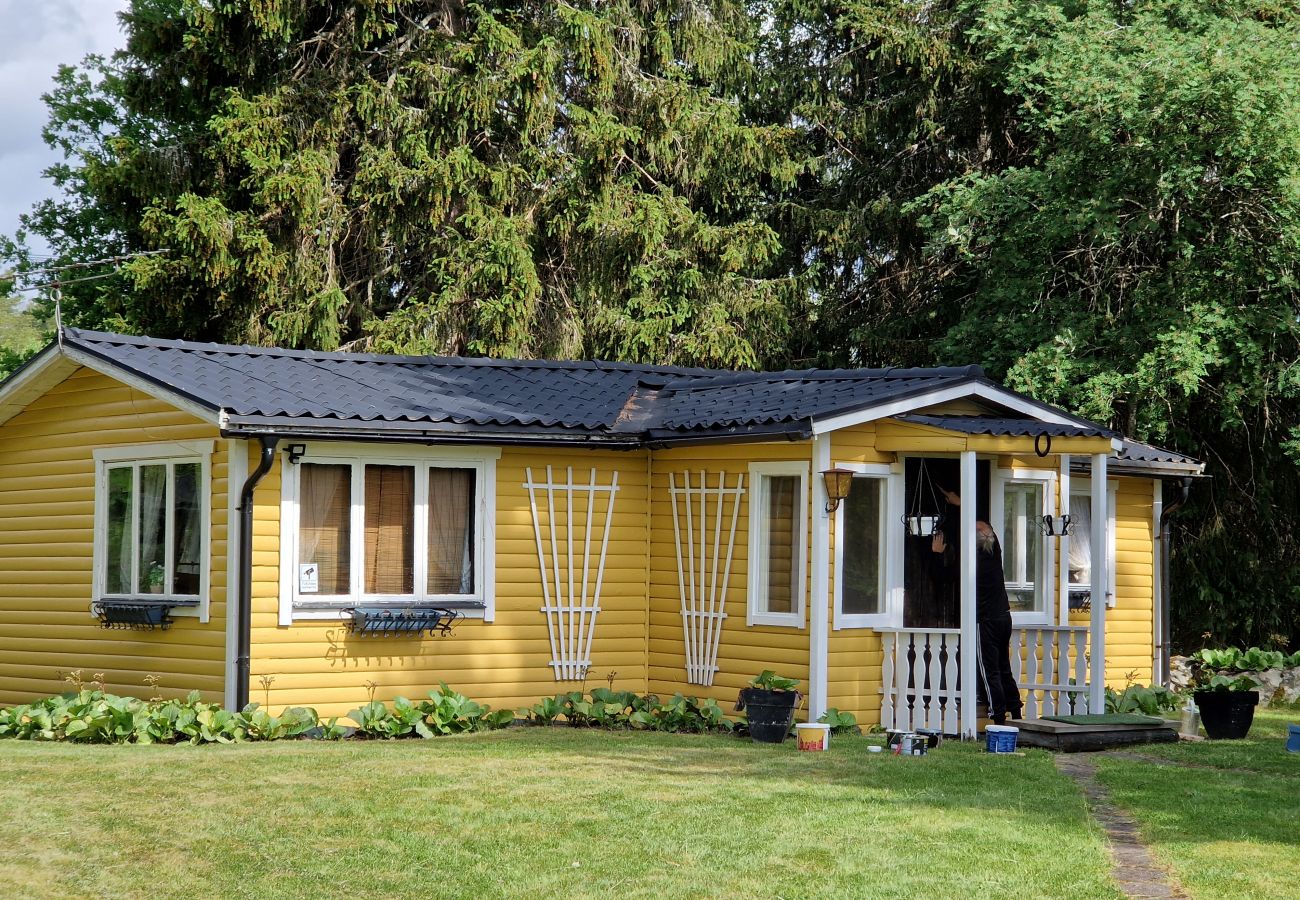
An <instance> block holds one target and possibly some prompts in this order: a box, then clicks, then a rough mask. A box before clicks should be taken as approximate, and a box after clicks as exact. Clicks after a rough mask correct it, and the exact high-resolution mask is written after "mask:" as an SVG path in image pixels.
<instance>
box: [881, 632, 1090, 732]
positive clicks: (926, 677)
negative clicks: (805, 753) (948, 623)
mask: <svg viewBox="0 0 1300 900" xmlns="http://www.w3.org/2000/svg"><path fill="white" fill-rule="evenodd" d="M876 631H877V632H878V633H879V634H880V642H881V648H882V650H883V654H884V655H883V659H882V661H881V684H882V687H881V695H882V696H881V702H880V724H881V725H882V726H883V727H885V728H890V729H895V730H901V731H915V730H916V729H918V728H935V729H942V731H943V733H944V734H957V733H958V732H959V730H960V729H959V725H960V719H959V707H960V704H961V701H962V696H961V691H960V690H959V689H958V688H959V681H960V679H959V677H958V673H959V671H960V668H959V655H960V648H961V632H960V631H959V630H957V629H954V628H878V629H876ZM1011 668H1012V674H1014V675H1015V677H1016V684H1017V685H1019V686H1020V690H1021V693H1022V694H1023V695H1024V699H1025V708H1024V717H1025V718H1026V719H1037V718H1040V717H1042V716H1052V715H1076V714H1082V713H1087V712H1088V629H1087V627H1082V626H1078V627H1076V626H1064V627H1057V626H1035V627H1028V628H1016V629H1013V630H1012V632H1011ZM969 690H970V698H969V699H970V701H971V702H972V703H974V702H975V685H971V686H970V689H969Z"/></svg>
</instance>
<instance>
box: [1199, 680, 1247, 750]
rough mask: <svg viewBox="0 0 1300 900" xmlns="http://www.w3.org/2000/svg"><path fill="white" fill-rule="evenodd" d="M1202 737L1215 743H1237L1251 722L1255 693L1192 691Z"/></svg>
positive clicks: (1244, 734)
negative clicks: (1198, 713) (1203, 734)
mask: <svg viewBox="0 0 1300 900" xmlns="http://www.w3.org/2000/svg"><path fill="white" fill-rule="evenodd" d="M1193 696H1194V697H1195V698H1196V706H1197V708H1198V709H1200V711H1201V724H1202V725H1204V726H1205V736H1206V737H1208V738H1210V739H1211V740H1216V741H1238V740H1241V739H1242V738H1244V737H1245V736H1246V734H1247V733H1248V732H1249V731H1250V726H1251V723H1253V722H1254V721H1255V707H1256V706H1257V705H1258V704H1259V691H1196V692H1195V694H1193Z"/></svg>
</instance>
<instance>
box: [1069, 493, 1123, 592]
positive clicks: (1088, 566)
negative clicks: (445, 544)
mask: <svg viewBox="0 0 1300 900" xmlns="http://www.w3.org/2000/svg"><path fill="white" fill-rule="evenodd" d="M1089 484H1090V483H1089V481H1088V479H1086V478H1085V479H1074V480H1073V481H1072V482H1071V485H1070V550H1069V557H1070V561H1069V566H1070V569H1069V577H1068V579H1067V581H1068V583H1069V585H1070V608H1071V609H1086V608H1087V607H1089V606H1090V605H1091V604H1092V492H1091V487H1090V486H1089ZM1106 505H1107V507H1109V515H1108V517H1107V518H1108V521H1107V527H1106V543H1107V548H1106V549H1107V558H1108V559H1109V560H1110V565H1109V566H1107V567H1106V568H1107V569H1108V570H1109V571H1110V578H1109V581H1110V584H1109V585H1108V587H1107V595H1106V602H1107V604H1108V605H1111V606H1113V605H1114V604H1115V486H1114V485H1113V484H1112V485H1108V486H1107V496H1106Z"/></svg>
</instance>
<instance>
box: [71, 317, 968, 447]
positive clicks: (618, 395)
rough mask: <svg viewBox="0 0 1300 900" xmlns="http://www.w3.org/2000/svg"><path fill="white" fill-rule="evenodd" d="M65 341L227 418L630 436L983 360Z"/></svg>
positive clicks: (849, 392) (728, 425) (83, 334)
mask: <svg viewBox="0 0 1300 900" xmlns="http://www.w3.org/2000/svg"><path fill="white" fill-rule="evenodd" d="M64 341H65V343H66V344H67V345H68V346H70V347H73V348H76V349H78V350H81V351H83V352H86V353H89V354H92V355H94V356H96V357H98V358H100V359H102V360H104V361H106V362H110V363H112V364H114V365H116V366H119V367H121V368H123V369H126V370H128V371H130V372H131V373H133V374H135V375H137V376H139V377H142V378H145V379H147V380H148V381H150V382H153V383H155V384H157V385H159V386H160V387H164V388H166V389H167V390H169V391H171V392H173V393H175V394H178V395H180V396H181V397H184V398H186V399H188V400H190V401H192V402H195V403H198V404H200V405H202V406H205V407H208V408H210V409H213V410H219V411H221V412H222V413H223V415H224V423H225V427H226V428H227V430H229V431H234V432H237V431H238V430H239V429H240V428H241V427H247V428H253V429H265V428H267V427H270V426H275V425H277V424H278V425H281V426H287V425H289V424H292V426H293V427H294V428H295V429H302V428H307V429H319V428H326V427H328V428H332V429H337V430H344V431H348V432H380V431H383V432H400V431H420V432H437V433H439V434H457V433H461V434H468V433H471V432H482V431H484V430H487V431H490V432H492V433H495V434H508V433H512V432H514V433H523V434H527V435H532V436H541V435H548V434H549V435H550V436H551V437H556V436H560V435H564V436H567V437H569V438H574V439H589V440H602V441H611V442H622V443H633V442H642V441H645V440H673V439H682V438H687V439H689V438H706V437H708V436H718V435H722V436H725V435H728V434H731V435H755V434H784V435H791V434H792V433H796V432H797V433H800V434H802V433H803V432H806V430H807V428H808V427H809V423H810V421H811V420H813V419H815V418H819V417H824V416H827V415H834V414H836V413H838V412H841V411H843V410H848V409H858V408H862V407H864V406H869V405H871V404H873V403H876V402H879V401H882V400H887V399H893V398H898V397H903V396H907V395H910V394H913V393H916V392H918V391H928V390H930V389H933V388H935V387H938V386H944V385H949V384H959V383H962V382H965V381H970V380H972V379H981V380H982V379H983V372H982V371H981V370H980V369H979V367H977V366H969V367H963V368H936V369H837V370H817V369H812V370H802V371H787V372H751V373H737V372H732V371H725V370H715V369H689V368H678V367H672V366H644V365H632V364H628V363H610V362H557V361H548V360H495V359H469V358H460V357H433V356H382V355H376V354H362V353H316V352H306V351H299V350H280V349H271V348H262V347H247V346H229V345H220V344H201V343H192V342H187V341H168V340H158V339H154V338H138V337H127V336H124V335H116V334H105V333H101V332H93V331H84V330H80V329H67V330H66V332H65V336H64Z"/></svg>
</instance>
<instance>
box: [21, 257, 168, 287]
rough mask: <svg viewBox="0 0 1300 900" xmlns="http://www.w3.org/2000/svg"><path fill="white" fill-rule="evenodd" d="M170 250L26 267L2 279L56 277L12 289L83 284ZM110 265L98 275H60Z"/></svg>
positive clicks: (108, 276) (112, 274)
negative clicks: (134, 261)
mask: <svg viewBox="0 0 1300 900" xmlns="http://www.w3.org/2000/svg"><path fill="white" fill-rule="evenodd" d="M170 252H171V250H169V249H166V248H164V249H162V250H138V251H136V252H135V253H124V254H122V255H121V256H105V257H103V258H101V259H91V260H86V261H85V262H75V263H66V264H64V265H61V266H46V267H45V268H43V269H26V270H23V271H21V272H9V273H7V274H4V275H0V281H3V280H5V279H10V278H12V279H20V278H21V279H26V278H28V277H29V276H32V275H44V276H46V277H49V276H51V275H53V276H54V277H53V278H50V279H49V280H48V281H42V282H39V283H37V284H28V285H22V286H19V285H16V284H15V285H14V286H13V287H12V288H11V289H10V290H12V291H41V290H44V289H46V288H54V289H55V290H58V289H59V288H60V287H63V286H64V285H68V284H81V283H82V282H85V281H98V280H99V279H101V278H111V277H112V276H114V275H116V274H118V272H120V271H121V264H122V263H124V262H130V261H131V260H133V259H140V258H142V257H146V256H160V255H162V254H164V253H170ZM110 265H111V266H112V267H113V271H111V272H101V273H100V274H98V275H83V276H81V277H80V278H60V277H59V273H60V272H67V271H70V270H75V269H89V268H91V267H93V266H110Z"/></svg>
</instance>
